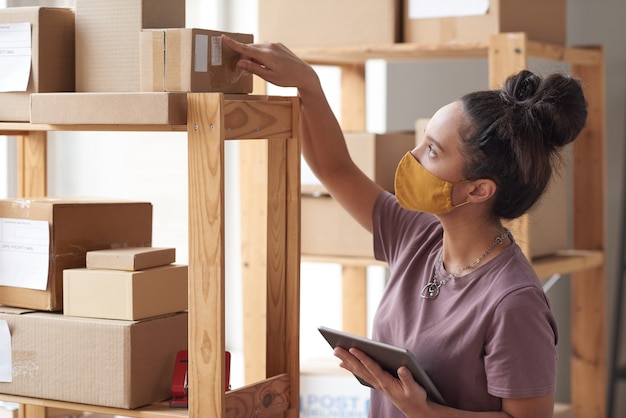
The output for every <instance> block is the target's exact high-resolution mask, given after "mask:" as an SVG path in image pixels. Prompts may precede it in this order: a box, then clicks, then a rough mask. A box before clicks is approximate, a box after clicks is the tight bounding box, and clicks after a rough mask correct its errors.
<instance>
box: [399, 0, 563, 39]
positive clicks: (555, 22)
mask: <svg viewBox="0 0 626 418" xmlns="http://www.w3.org/2000/svg"><path fill="white" fill-rule="evenodd" d="M403 1H404V7H403V10H404V23H403V25H404V34H403V38H404V42H415V43H430V44H440V43H449V42H478V43H488V42H489V38H490V36H491V35H493V34H497V33H506V32H525V33H526V34H527V35H528V38H529V39H532V40H534V41H541V42H547V43H553V44H560V45H564V44H565V42H566V36H567V31H566V28H567V25H566V23H567V11H566V6H567V1H566V0H551V1H548V2H546V1H542V0H483V1H479V2H468V4H472V5H474V8H468V7H467V5H466V7H465V8H464V9H463V8H460V7H459V2H456V1H449V0H440V1H437V2H433V1H427V0H403ZM462 9H463V11H461V10H462Z"/></svg>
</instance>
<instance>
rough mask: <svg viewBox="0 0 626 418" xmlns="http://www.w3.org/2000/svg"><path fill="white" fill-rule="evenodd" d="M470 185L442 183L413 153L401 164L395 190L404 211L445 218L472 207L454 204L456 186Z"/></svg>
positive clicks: (408, 154) (407, 155) (403, 158)
mask: <svg viewBox="0 0 626 418" xmlns="http://www.w3.org/2000/svg"><path fill="white" fill-rule="evenodd" d="M467 181H469V180H461V181H458V182H455V183H452V182H449V181H446V180H443V179H440V178H439V177H437V176H435V175H433V174H431V173H430V172H428V170H426V169H425V168H424V167H423V166H422V164H420V162H419V161H417V159H416V158H415V157H413V155H412V154H411V152H410V151H409V152H407V153H406V154H405V155H404V157H402V160H400V163H399V164H398V168H397V169H396V176H395V180H394V183H395V185H394V187H395V193H396V199H397V200H398V203H399V204H400V206H402V207H403V208H405V209H408V210H413V211H416V212H426V213H432V214H433V215H442V214H444V213H448V212H450V211H451V210H452V209H454V208H458V207H459V206H463V205H465V204H467V203H469V202H467V201H466V202H463V203H460V204H458V205H453V204H452V186H454V185H455V184H459V183H465V182H467Z"/></svg>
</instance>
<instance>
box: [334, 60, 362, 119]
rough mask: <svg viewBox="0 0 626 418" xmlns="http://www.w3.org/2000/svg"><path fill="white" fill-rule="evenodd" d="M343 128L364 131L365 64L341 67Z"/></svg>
mask: <svg viewBox="0 0 626 418" xmlns="http://www.w3.org/2000/svg"><path fill="white" fill-rule="evenodd" d="M340 68H341V93H342V94H341V127H342V128H343V130H344V131H364V130H365V126H366V120H365V114H366V112H365V64H355V65H342V66H341V67H340Z"/></svg>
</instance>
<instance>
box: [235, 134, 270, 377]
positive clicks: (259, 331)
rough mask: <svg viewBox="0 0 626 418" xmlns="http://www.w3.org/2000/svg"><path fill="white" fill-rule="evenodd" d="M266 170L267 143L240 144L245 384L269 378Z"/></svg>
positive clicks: (243, 142) (245, 142) (251, 142)
mask: <svg viewBox="0 0 626 418" xmlns="http://www.w3.org/2000/svg"><path fill="white" fill-rule="evenodd" d="M267 170H268V169H267V141H239V178H240V182H241V192H240V202H241V235H242V245H241V258H242V299H243V335H244V347H243V351H244V363H245V382H246V384H250V383H254V382H258V381H260V380H263V379H265V378H266V375H265V353H266V341H265V334H266V330H265V324H266V320H267V314H266V311H267V301H266V297H265V295H266V294H267V280H266V277H267V266H266V264H267V252H266V246H265V245H264V243H266V242H267V213H266V209H267Z"/></svg>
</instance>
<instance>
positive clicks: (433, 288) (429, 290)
mask: <svg viewBox="0 0 626 418" xmlns="http://www.w3.org/2000/svg"><path fill="white" fill-rule="evenodd" d="M506 238H509V239H510V238H511V233H510V232H509V230H508V229H506V228H504V233H503V234H502V235H498V236H497V237H496V238H495V239H494V240H493V242H492V243H491V245H489V247H487V249H486V250H485V251H484V252H483V253H482V254H481V255H480V256H479V257H478V258H477V259H475V260H474V261H472V262H471V263H469V264H468V265H466V266H464V267H461V268H459V269H458V270H457V271H456V272H454V273H448V275H447V276H446V277H444V278H443V279H441V280H438V278H439V277H441V276H442V274H441V271H442V270H443V248H441V251H440V252H439V257H438V258H437V263H435V267H434V268H433V275H432V277H431V278H430V281H429V282H428V283H426V285H425V286H424V287H423V288H422V293H421V294H420V295H421V297H422V298H424V299H435V298H436V297H437V296H439V289H441V286H443V285H444V284H446V283H448V282H449V281H450V280H452V279H456V278H457V277H459V276H460V275H461V273H463V272H464V271H465V270H467V269H471V268H472V267H476V265H477V264H478V263H480V262H481V261H483V259H484V258H485V257H487V254H489V253H490V252H491V251H493V249H494V248H496V247H497V246H498V245H502V244H503V243H504V240H505V239H506Z"/></svg>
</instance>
